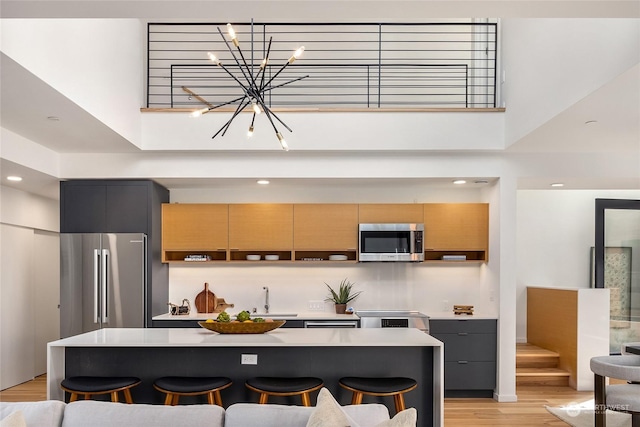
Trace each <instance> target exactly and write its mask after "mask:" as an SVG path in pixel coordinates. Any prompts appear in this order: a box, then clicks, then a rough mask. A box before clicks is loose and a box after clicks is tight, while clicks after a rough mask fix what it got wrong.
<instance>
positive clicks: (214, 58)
mask: <svg viewBox="0 0 640 427" xmlns="http://www.w3.org/2000/svg"><path fill="white" fill-rule="evenodd" d="M207 56H208V57H209V59H210V60H211V61H213V63H215V64H216V65H220V60H219V59H218V58H216V56H215V55H214V54H213V53H211V52H207Z"/></svg>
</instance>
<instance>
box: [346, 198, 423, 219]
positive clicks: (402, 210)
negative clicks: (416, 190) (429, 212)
mask: <svg viewBox="0 0 640 427" xmlns="http://www.w3.org/2000/svg"><path fill="white" fill-rule="evenodd" d="M358 221H359V222H360V223H364V224H369V223H371V224H380V223H391V224H402V223H417V224H420V223H422V222H424V210H423V207H422V204H416V203H413V204H410V203H407V204H391V203H388V204H363V205H359V206H358Z"/></svg>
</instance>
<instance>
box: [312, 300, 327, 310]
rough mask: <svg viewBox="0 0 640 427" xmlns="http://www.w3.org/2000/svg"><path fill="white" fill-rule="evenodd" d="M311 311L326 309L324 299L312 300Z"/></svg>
mask: <svg viewBox="0 0 640 427" xmlns="http://www.w3.org/2000/svg"><path fill="white" fill-rule="evenodd" d="M308 307H309V311H324V301H322V300H310V301H309V305H308Z"/></svg>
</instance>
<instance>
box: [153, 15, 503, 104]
mask: <svg viewBox="0 0 640 427" xmlns="http://www.w3.org/2000/svg"><path fill="white" fill-rule="evenodd" d="M233 26H234V29H235V31H236V34H237V37H238V41H239V43H240V47H241V49H242V50H243V55H244V57H245V59H246V61H247V64H248V66H249V67H250V68H251V69H252V71H253V72H254V73H257V71H258V69H259V65H260V62H261V61H262V59H263V57H264V55H265V52H266V51H267V49H268V45H269V39H270V38H271V47H270V50H269V63H268V65H267V67H266V69H265V76H266V80H267V81H268V80H269V79H270V78H271V77H272V76H274V75H276V74H277V72H278V71H279V70H280V69H281V68H282V65H284V64H285V63H286V62H287V60H288V58H289V57H290V56H291V54H292V52H293V50H295V49H296V48H297V47H298V46H300V45H304V46H305V48H306V50H305V53H304V56H303V57H302V58H301V59H299V60H298V61H295V62H294V63H292V64H291V65H289V66H287V67H286V68H285V69H284V70H283V71H282V72H281V73H280V74H278V75H277V77H276V78H275V79H274V80H273V81H272V82H271V83H270V86H271V87H273V90H270V91H268V92H267V94H268V95H267V98H266V99H265V102H266V103H267V104H268V105H269V106H270V107H282V108H300V109H306V108H318V109H323V108H325V109H330V108H444V107H448V108H493V107H496V103H497V99H496V66H497V24H496V23H489V22H481V23H478V22H462V23H461V22H456V23H425V24H362V23H357V24H273V23H272V24H257V23H248V24H234V25H233ZM223 36H224V37H225V38H227V39H228V36H227V34H226V23H225V24H175V23H169V24H152V23H150V24H148V74H147V107H148V108H199V107H202V106H204V105H203V103H204V102H206V103H207V104H208V105H210V106H211V105H219V104H222V103H225V102H228V101H229V100H230V99H234V98H236V97H239V96H242V94H243V92H242V89H241V87H240V86H239V85H238V83H237V82H235V81H234V80H233V79H232V78H231V77H229V75H228V74H227V72H225V71H224V70H223V69H222V68H220V67H218V66H216V65H215V64H213V63H212V62H211V61H210V60H209V59H208V58H207V52H214V53H215V54H216V56H217V57H218V58H220V60H221V61H222V62H223V64H224V65H225V67H226V68H227V69H228V70H229V72H231V73H232V74H234V75H235V76H237V77H238V78H239V79H242V78H243V75H242V73H241V71H240V67H239V63H237V62H236V61H235V60H234V58H233V56H232V55H231V53H230V52H229V47H228V46H227V44H226V42H225V41H224V39H223ZM229 43H230V42H229ZM230 46H231V48H233V45H232V44H230ZM305 76H308V77H305ZM293 79H300V80H299V81H296V82H294V83H292V84H289V85H285V86H281V87H278V85H281V84H283V83H284V82H287V81H290V80H293ZM185 89H187V90H185ZM195 95H197V96H195ZM203 101H204V102H203Z"/></svg>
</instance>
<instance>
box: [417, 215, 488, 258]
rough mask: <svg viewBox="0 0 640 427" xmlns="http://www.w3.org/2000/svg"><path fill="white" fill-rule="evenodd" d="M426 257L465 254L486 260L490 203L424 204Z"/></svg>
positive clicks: (468, 256) (467, 256)
mask: <svg viewBox="0 0 640 427" xmlns="http://www.w3.org/2000/svg"><path fill="white" fill-rule="evenodd" d="M424 227H425V238H424V248H425V260H439V259H442V256H443V255H464V256H466V259H467V260H468V261H487V255H488V254H487V252H488V248H489V205H488V204H487V203H427V204H425V205H424Z"/></svg>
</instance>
